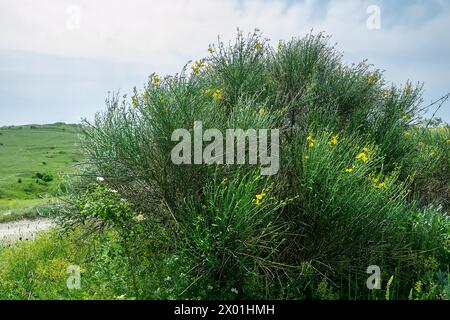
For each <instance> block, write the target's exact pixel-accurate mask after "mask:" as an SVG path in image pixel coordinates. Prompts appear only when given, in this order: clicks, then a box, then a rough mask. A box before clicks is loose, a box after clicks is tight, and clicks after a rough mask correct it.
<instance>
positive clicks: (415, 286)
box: [414, 280, 423, 293]
mask: <svg viewBox="0 0 450 320" xmlns="http://www.w3.org/2000/svg"><path fill="white" fill-rule="evenodd" d="M422 286H423V283H422V281H420V280H419V281H417V282H416V284H415V285H414V289H416V291H417V292H418V293H420V292H422Z"/></svg>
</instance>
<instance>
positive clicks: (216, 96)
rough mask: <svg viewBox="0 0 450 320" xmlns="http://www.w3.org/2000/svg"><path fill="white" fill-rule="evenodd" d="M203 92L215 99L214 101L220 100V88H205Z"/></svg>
mask: <svg viewBox="0 0 450 320" xmlns="http://www.w3.org/2000/svg"><path fill="white" fill-rule="evenodd" d="M203 94H204V95H211V96H212V97H213V98H214V100H216V101H221V100H222V90H221V89H217V90H211V89H205V90H204V91H203Z"/></svg>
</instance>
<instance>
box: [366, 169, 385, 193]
mask: <svg viewBox="0 0 450 320" xmlns="http://www.w3.org/2000/svg"><path fill="white" fill-rule="evenodd" d="M369 178H370V180H371V181H372V186H373V187H374V188H375V189H386V190H387V189H389V187H388V185H387V183H386V181H388V179H384V181H382V178H381V176H380V175H378V176H376V175H375V172H372V173H370V174H369Z"/></svg>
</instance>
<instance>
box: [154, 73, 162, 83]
mask: <svg viewBox="0 0 450 320" xmlns="http://www.w3.org/2000/svg"><path fill="white" fill-rule="evenodd" d="M160 83H161V79H160V78H159V77H158V76H157V75H156V74H155V75H154V76H153V77H152V84H153V85H158V84H160Z"/></svg>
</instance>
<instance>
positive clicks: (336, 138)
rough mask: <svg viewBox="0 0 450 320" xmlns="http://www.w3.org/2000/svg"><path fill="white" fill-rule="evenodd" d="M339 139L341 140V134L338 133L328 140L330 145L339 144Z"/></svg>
mask: <svg viewBox="0 0 450 320" xmlns="http://www.w3.org/2000/svg"><path fill="white" fill-rule="evenodd" d="M338 141H339V134H336V135H334V136H332V137H331V140H330V141H329V142H328V144H329V145H330V146H335V145H337V144H338Z"/></svg>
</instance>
